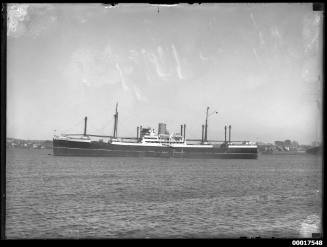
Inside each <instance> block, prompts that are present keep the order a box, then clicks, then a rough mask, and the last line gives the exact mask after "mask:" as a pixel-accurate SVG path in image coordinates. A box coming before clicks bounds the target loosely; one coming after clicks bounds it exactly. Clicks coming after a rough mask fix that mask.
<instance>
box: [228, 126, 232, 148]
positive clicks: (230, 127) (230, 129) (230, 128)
mask: <svg viewBox="0 0 327 247" xmlns="http://www.w3.org/2000/svg"><path fill="white" fill-rule="evenodd" d="M228 128H229V138H228V139H229V144H231V142H230V141H231V132H232V125H229V126H228Z"/></svg>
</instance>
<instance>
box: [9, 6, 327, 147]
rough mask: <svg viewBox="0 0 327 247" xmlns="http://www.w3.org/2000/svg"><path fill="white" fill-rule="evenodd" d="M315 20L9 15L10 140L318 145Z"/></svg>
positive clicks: (258, 15) (237, 12)
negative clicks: (147, 135)
mask: <svg viewBox="0 0 327 247" xmlns="http://www.w3.org/2000/svg"><path fill="white" fill-rule="evenodd" d="M322 24H323V20H322V13H321V12H313V11H312V4H309V3H303V4H298V3H292V4H286V3H284V4H276V3H271V4H241V3H234V4H201V5H198V4H193V5H183V4H181V5H175V6H170V7H168V6H158V5H149V4H144V5H143V4H125V5H123V4H122V5H117V6H115V7H111V6H105V5H101V4H9V5H8V38H7V136H8V137H15V138H24V139H52V136H53V134H54V130H56V133H57V134H59V133H61V132H66V133H67V132H69V133H82V132H83V118H84V116H88V132H89V133H93V134H104V135H112V133H113V114H114V110H115V103H116V102H119V106H118V109H119V123H118V135H119V136H136V126H138V125H143V126H151V127H152V128H157V127H158V123H159V122H165V123H166V124H167V128H168V129H169V130H170V132H173V131H176V132H177V131H178V130H179V128H180V127H179V126H180V124H184V123H185V124H186V125H187V128H186V134H187V137H189V138H200V137H201V125H202V124H203V123H204V120H205V111H206V107H207V106H209V107H210V111H209V112H210V113H211V112H212V111H218V112H219V113H218V114H213V115H211V116H210V117H209V130H208V137H209V139H219V140H222V139H223V138H224V125H225V124H231V125H232V139H233V140H252V141H263V142H273V141H275V140H285V139H291V140H297V141H299V142H300V143H302V144H311V142H312V141H314V140H316V138H317V137H318V139H320V137H319V136H320V135H321V130H320V128H321V127H320V122H321V99H322V96H321V88H322V87H321V83H322V62H321V61H322V42H323V35H322Z"/></svg>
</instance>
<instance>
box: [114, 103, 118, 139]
mask: <svg viewBox="0 0 327 247" xmlns="http://www.w3.org/2000/svg"><path fill="white" fill-rule="evenodd" d="M114 118H115V123H114V134H113V137H114V138H117V135H118V134H117V128H118V103H116V113H115V114H114Z"/></svg>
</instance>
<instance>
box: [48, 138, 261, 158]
mask: <svg viewBox="0 0 327 247" xmlns="http://www.w3.org/2000/svg"><path fill="white" fill-rule="evenodd" d="M53 155H55V156H96V157H101V156H102V157H103V156H106V157H158V158H200V159H204V158H207V159H257V157H258V153H257V148H251V147H246V146H245V147H239V148H235V147H234V148H230V147H221V146H217V147H215V146H214V147H195V146H192V145H187V146H184V147H172V146H146V145H133V144H131V145H119V144H112V143H104V142H79V141H69V140H55V139H54V140H53Z"/></svg>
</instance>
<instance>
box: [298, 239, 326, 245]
mask: <svg viewBox="0 0 327 247" xmlns="http://www.w3.org/2000/svg"><path fill="white" fill-rule="evenodd" d="M322 243H323V242H322V240H293V241H292V245H322Z"/></svg>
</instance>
